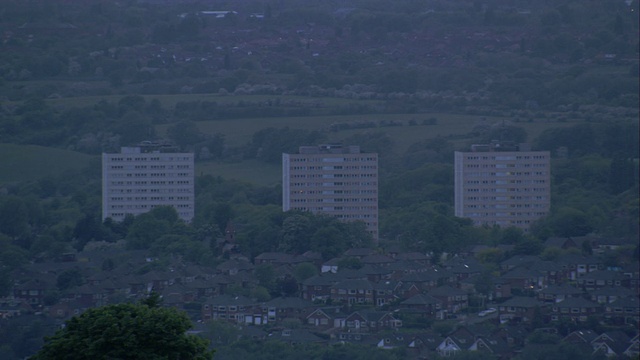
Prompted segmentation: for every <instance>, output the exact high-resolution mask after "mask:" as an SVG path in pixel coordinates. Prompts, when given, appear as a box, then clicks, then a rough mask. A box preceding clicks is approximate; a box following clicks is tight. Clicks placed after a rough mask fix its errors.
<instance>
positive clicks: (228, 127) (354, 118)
mask: <svg viewBox="0 0 640 360" xmlns="http://www.w3.org/2000/svg"><path fill="white" fill-rule="evenodd" d="M431 117H433V118H436V119H437V120H438V124H437V125H415V126H410V125H409V121H411V120H415V121H416V122H417V123H418V124H421V122H422V120H423V119H428V118H431ZM483 118H484V119H485V120H484V121H483V120H482V119H483ZM382 120H394V121H400V122H402V123H403V126H394V127H378V128H367V129H349V130H341V131H338V132H330V133H329V137H330V139H329V140H330V141H334V142H340V141H341V140H343V139H345V138H347V137H349V136H351V135H353V134H356V133H365V132H377V131H382V132H385V133H387V134H389V136H390V137H391V138H392V139H393V141H394V144H395V149H394V151H396V152H398V153H401V152H403V151H405V150H406V149H407V147H408V146H409V145H411V144H413V143H416V142H419V141H421V140H425V139H429V138H434V137H437V136H444V137H446V136H450V135H453V136H457V135H464V134H468V133H469V132H470V131H471V130H472V129H473V128H474V126H476V125H479V124H482V123H485V124H488V125H491V124H496V123H497V124H499V123H502V121H504V120H509V119H505V118H500V117H482V116H474V115H457V114H371V115H350V116H321V117H320V116H319V117H287V118H251V119H232V120H222V121H200V122H197V126H198V128H199V129H200V131H201V132H203V133H205V134H215V133H222V134H225V139H226V142H227V144H228V145H230V146H240V145H243V144H246V143H247V142H249V141H250V140H251V137H252V135H253V134H254V133H255V132H256V131H258V130H260V129H264V128H268V127H274V128H283V127H289V128H294V129H305V130H321V131H326V130H327V129H328V128H329V126H330V125H331V124H334V123H355V122H358V121H374V122H376V123H379V122H380V121H382ZM514 125H516V126H520V127H522V128H524V129H525V130H526V131H527V133H528V134H529V140H533V139H535V138H536V137H537V136H538V135H540V133H541V132H542V131H544V130H545V129H547V128H550V127H560V126H569V125H572V123H570V122H548V121H546V120H544V121H534V122H519V123H515V124H514ZM166 128H167V126H166V125H165V126H160V127H158V129H157V130H158V133H159V134H164V133H165V130H166Z"/></svg>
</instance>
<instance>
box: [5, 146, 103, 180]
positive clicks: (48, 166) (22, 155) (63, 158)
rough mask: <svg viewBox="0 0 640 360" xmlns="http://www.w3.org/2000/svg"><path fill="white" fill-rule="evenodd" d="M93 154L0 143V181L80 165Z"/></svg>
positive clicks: (49, 173)
mask: <svg viewBox="0 0 640 360" xmlns="http://www.w3.org/2000/svg"><path fill="white" fill-rule="evenodd" d="M95 158H96V156H93V155H87V154H81V153H77V152H74V151H68V150H61V149H55V148H50V147H44V146H35V145H14V144H0V184H7V183H12V182H22V181H30V180H37V179H40V178H43V177H47V176H55V175H58V174H60V173H62V172H64V171H66V170H71V169H81V168H84V167H86V166H88V165H89V163H90V162H91V160H92V159H95Z"/></svg>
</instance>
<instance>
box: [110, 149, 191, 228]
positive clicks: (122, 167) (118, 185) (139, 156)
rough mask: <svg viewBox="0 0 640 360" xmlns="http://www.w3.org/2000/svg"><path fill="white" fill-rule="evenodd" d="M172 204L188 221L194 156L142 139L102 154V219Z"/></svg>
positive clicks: (136, 213) (137, 213)
mask: <svg viewBox="0 0 640 360" xmlns="http://www.w3.org/2000/svg"><path fill="white" fill-rule="evenodd" d="M162 205H169V206H173V207H174V208H175V209H176V211H177V212H178V216H179V217H180V218H181V219H183V220H185V221H187V222H189V221H191V219H193V216H194V156H193V154H192V153H179V152H177V149H176V148H175V147H172V146H163V145H161V144H156V143H150V142H145V143H142V144H140V145H139V146H136V147H123V148H122V149H121V152H120V153H115V154H107V153H103V154H102V219H103V220H104V219H106V218H112V219H113V220H115V221H122V220H123V219H124V217H125V215H127V214H132V215H139V214H142V213H145V212H147V211H150V210H151V209H153V208H154V207H156V206H162Z"/></svg>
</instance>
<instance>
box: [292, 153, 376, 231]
mask: <svg viewBox="0 0 640 360" xmlns="http://www.w3.org/2000/svg"><path fill="white" fill-rule="evenodd" d="M282 209H283V210H284V211H289V210H302V211H310V212H312V213H324V214H328V215H332V216H335V217H336V218H338V219H341V220H343V221H363V222H365V224H366V226H367V230H368V231H369V232H370V233H371V234H372V235H373V238H374V239H375V240H377V239H378V154H374V153H361V152H360V147H359V146H342V145H320V146H302V147H300V148H299V152H298V154H286V153H285V154H282Z"/></svg>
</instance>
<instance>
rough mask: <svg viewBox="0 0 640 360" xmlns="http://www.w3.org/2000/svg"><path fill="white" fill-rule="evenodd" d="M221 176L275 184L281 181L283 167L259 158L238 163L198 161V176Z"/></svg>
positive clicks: (261, 183) (259, 183)
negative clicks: (258, 159)
mask: <svg viewBox="0 0 640 360" xmlns="http://www.w3.org/2000/svg"><path fill="white" fill-rule="evenodd" d="M198 175H212V176H221V177H222V178H224V179H227V180H238V181H242V182H247V183H251V184H254V185H258V186H273V185H276V184H279V183H280V182H281V180H282V179H281V175H282V172H281V167H280V165H278V164H267V163H265V162H262V161H257V160H245V161H242V162H238V163H218V162H198V163H196V176H198Z"/></svg>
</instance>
